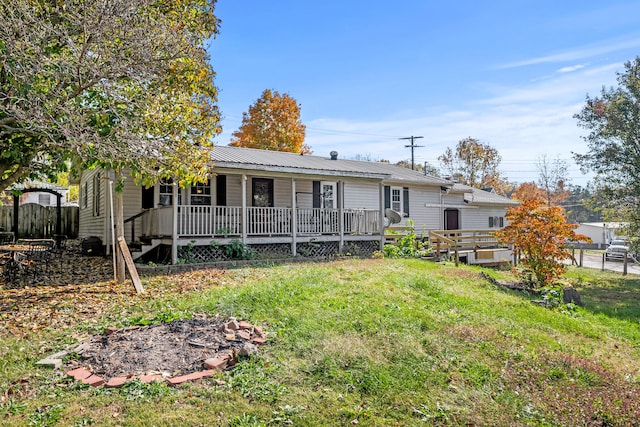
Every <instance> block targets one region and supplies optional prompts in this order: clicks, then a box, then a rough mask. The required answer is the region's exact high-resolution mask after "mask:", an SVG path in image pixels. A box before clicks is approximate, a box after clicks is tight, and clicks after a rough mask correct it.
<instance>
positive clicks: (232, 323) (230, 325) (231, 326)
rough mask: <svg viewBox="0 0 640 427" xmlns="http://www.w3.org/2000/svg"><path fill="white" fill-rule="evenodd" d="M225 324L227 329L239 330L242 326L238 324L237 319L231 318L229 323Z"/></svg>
mask: <svg viewBox="0 0 640 427" xmlns="http://www.w3.org/2000/svg"><path fill="white" fill-rule="evenodd" d="M224 326H225V327H226V328H227V329H230V330H232V331H237V330H238V329H239V328H240V325H239V324H238V321H237V320H229V321H228V322H227V323H225V324H224Z"/></svg>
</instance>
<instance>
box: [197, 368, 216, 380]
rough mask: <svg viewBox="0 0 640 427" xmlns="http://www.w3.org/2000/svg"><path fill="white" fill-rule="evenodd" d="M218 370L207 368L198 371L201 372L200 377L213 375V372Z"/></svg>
mask: <svg viewBox="0 0 640 427" xmlns="http://www.w3.org/2000/svg"><path fill="white" fill-rule="evenodd" d="M216 372H218V371H217V370H216V369H208V370H206V371H200V373H201V374H202V378H209V377H212V376H214V375H215V373H216Z"/></svg>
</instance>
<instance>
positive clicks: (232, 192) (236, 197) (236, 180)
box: [227, 175, 251, 206]
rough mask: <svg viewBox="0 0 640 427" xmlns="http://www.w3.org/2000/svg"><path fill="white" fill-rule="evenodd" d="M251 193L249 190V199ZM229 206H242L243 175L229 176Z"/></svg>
mask: <svg viewBox="0 0 640 427" xmlns="http://www.w3.org/2000/svg"><path fill="white" fill-rule="evenodd" d="M247 187H248V185H247ZM250 192H251V190H250V189H247V197H251V195H250V194H249V193H250ZM227 206H242V175H227Z"/></svg>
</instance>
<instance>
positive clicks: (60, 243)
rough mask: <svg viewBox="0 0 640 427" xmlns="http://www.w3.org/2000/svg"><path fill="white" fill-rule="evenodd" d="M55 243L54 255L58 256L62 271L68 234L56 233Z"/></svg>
mask: <svg viewBox="0 0 640 427" xmlns="http://www.w3.org/2000/svg"><path fill="white" fill-rule="evenodd" d="M54 240H55V245H54V246H53V250H52V252H53V255H55V256H56V257H57V258H58V261H59V262H60V271H62V262H63V261H64V254H65V252H66V251H67V240H68V238H67V236H65V235H63V234H56V235H55V236H54Z"/></svg>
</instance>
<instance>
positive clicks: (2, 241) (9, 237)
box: [0, 231, 13, 245]
mask: <svg viewBox="0 0 640 427" xmlns="http://www.w3.org/2000/svg"><path fill="white" fill-rule="evenodd" d="M9 243H13V233H10V232H7V231H2V232H0V245H6V244H9Z"/></svg>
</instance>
